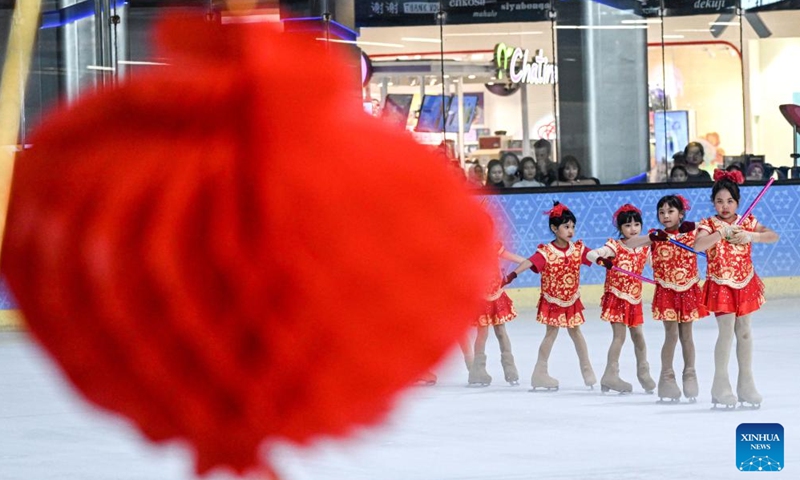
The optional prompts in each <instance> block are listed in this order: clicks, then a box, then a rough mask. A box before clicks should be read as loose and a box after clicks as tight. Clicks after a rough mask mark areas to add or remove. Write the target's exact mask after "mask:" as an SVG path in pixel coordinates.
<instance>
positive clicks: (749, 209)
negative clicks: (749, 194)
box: [736, 178, 775, 225]
mask: <svg viewBox="0 0 800 480" xmlns="http://www.w3.org/2000/svg"><path fill="white" fill-rule="evenodd" d="M774 181H775V179H774V178H770V179H769V181H768V182H767V184H766V185H764V188H762V189H761V192H760V193H759V194H758V196H757V197H756V199H755V200H753V203H751V204H750V206H749V207H747V210H746V211H745V212H744V215H742V217H741V218H740V219H739V221H738V222H736V225H741V224H742V222H744V219H745V218H747V216H748V215H750V212H752V211H753V209H754V208H756V204H757V203H758V202H759V201H761V197H763V196H764V194H765V193H767V190H769V187H770V186H772V182H774Z"/></svg>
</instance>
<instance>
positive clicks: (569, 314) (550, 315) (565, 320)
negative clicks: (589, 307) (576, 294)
mask: <svg viewBox="0 0 800 480" xmlns="http://www.w3.org/2000/svg"><path fill="white" fill-rule="evenodd" d="M536 321H537V322H539V323H543V324H545V325H550V326H552V327H564V328H571V327H576V326H578V325H580V324H582V323H583V322H584V321H585V320H584V318H583V304H582V303H581V299H580V298H579V299H577V300H575V303H573V304H572V305H570V306H569V307H562V306H560V305H556V304H555V303H550V302H548V301H547V300H545V299H544V297H539V312H538V313H537V314H536Z"/></svg>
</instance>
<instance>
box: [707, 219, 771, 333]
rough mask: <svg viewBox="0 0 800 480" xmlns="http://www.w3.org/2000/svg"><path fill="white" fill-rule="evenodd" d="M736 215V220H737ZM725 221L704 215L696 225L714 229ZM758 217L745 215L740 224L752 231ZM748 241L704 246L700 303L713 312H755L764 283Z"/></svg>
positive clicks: (762, 292)
mask: <svg viewBox="0 0 800 480" xmlns="http://www.w3.org/2000/svg"><path fill="white" fill-rule="evenodd" d="M739 218H740V217H739V216H738V215H737V217H736V221H739ZM727 225H729V224H728V223H727V222H725V221H724V220H720V219H719V218H717V217H711V218H706V219H704V220H703V221H702V222H700V225H699V227H698V228H700V229H702V230H704V231H706V232H708V233H714V232H717V231H719V230H721V229H722V228H723V227H725V226H727ZM757 226H758V220H756V217H754V216H753V215H748V216H747V219H746V220H745V221H744V222H742V228H743V229H744V230H745V231H748V232H754V231H755V229H756V227H757ZM751 253H752V244H750V243H748V244H746V245H734V244H732V243H728V242H727V241H725V240H719V241H718V242H717V243H715V244H714V245H713V246H712V247H711V248H709V249H708V251H707V252H706V254H707V255H708V268H707V270H706V283H705V285H704V286H703V305H705V306H706V308H708V310H709V311H710V312H714V313H719V314H723V313H735V314H736V316H737V317H739V316H742V315H747V314H748V313H752V312H755V311H756V310H758V309H759V308H761V305H763V304H764V301H765V300H764V284H763V283H762V282H761V279H760V278H758V275H756V272H755V269H754V268H753V260H752V258H751Z"/></svg>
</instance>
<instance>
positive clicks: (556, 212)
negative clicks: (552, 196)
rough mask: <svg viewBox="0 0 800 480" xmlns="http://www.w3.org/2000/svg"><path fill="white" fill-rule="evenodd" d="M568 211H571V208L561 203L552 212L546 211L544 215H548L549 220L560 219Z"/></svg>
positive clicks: (554, 206)
mask: <svg viewBox="0 0 800 480" xmlns="http://www.w3.org/2000/svg"><path fill="white" fill-rule="evenodd" d="M566 211H569V207H567V206H566V205H564V204H563V203H559V204H557V205H553V208H551V209H550V210H546V211H545V212H544V214H545V215H547V217H548V218H558V217H560V216H562V215H564V212H566Z"/></svg>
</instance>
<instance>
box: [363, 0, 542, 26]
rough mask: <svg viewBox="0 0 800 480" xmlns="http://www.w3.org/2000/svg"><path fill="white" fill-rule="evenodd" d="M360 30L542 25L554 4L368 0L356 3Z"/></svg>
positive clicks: (487, 0) (502, 0) (488, 0)
mask: <svg viewBox="0 0 800 480" xmlns="http://www.w3.org/2000/svg"><path fill="white" fill-rule="evenodd" d="M355 6H356V26H357V27H390V26H406V25H437V24H438V20H437V13H439V12H440V9H441V12H442V13H443V14H444V17H443V23H444V24H445V25H459V24H473V23H506V22H539V21H543V20H547V19H548V15H549V14H550V9H551V5H550V2H534V1H522V0H516V1H513V0H444V1H442V2H439V1H433V0H421V1H420V0H415V1H412V0H365V1H358V2H355Z"/></svg>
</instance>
